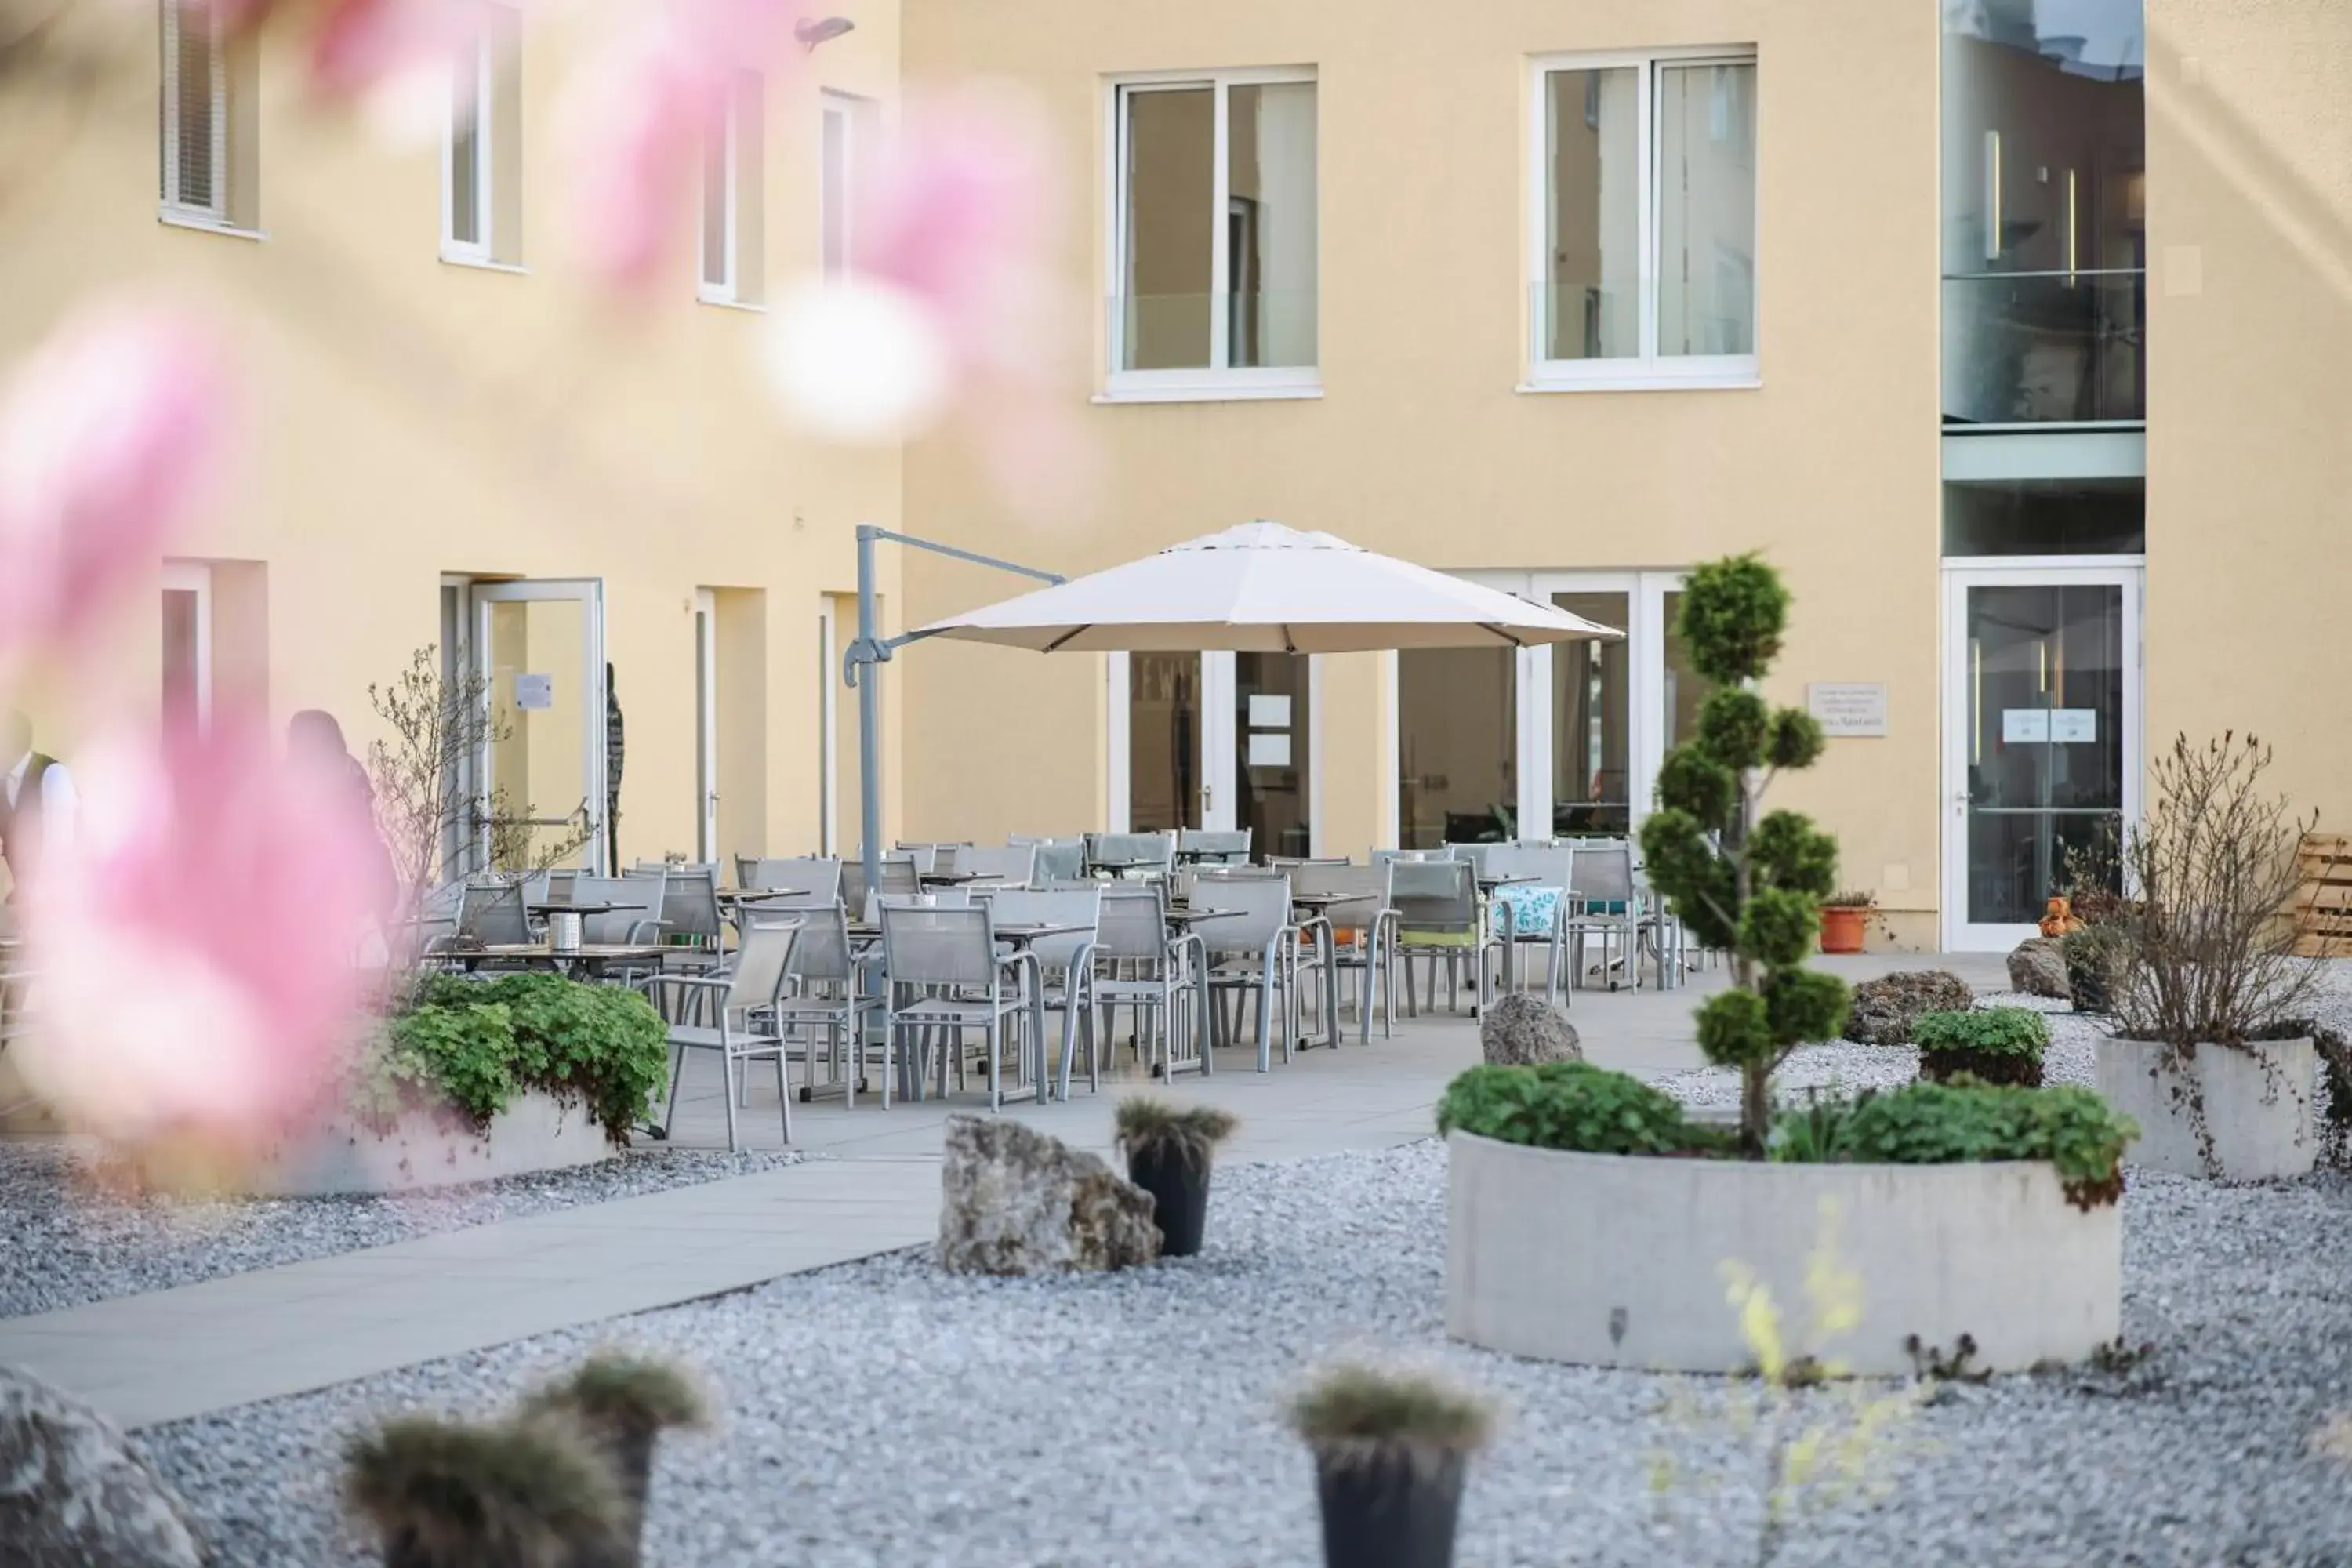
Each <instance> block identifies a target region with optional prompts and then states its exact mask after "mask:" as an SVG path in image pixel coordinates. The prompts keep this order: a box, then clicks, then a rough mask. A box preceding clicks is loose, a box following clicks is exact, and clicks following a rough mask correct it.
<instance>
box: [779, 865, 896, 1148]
mask: <svg viewBox="0 0 2352 1568" xmlns="http://www.w3.org/2000/svg"><path fill="white" fill-rule="evenodd" d="M785 896H786V897H791V896H792V895H785ZM751 907H752V908H753V909H754V910H758V911H760V913H759V916H758V917H756V918H765V912H766V910H767V909H768V908H769V906H767V905H766V904H759V905H754V906H751ZM800 918H801V921H802V925H801V932H800V937H799V939H798V940H797V941H795V942H793V958H792V964H791V966H790V968H789V970H788V971H787V973H788V975H789V978H790V980H791V982H792V986H791V989H790V990H789V991H788V992H787V993H786V994H785V995H784V996H783V997H782V999H780V1000H779V1001H778V1002H777V1003H776V1012H775V1016H776V1026H777V1032H778V1033H779V1034H781V1035H782V1036H783V1037H785V1038H786V1039H792V1038H793V1037H798V1038H799V1039H800V1041H801V1060H802V1062H803V1068H804V1070H803V1072H802V1074H801V1082H802V1085H803V1090H804V1092H805V1093H807V1094H810V1095H814V1093H815V1092H816V1089H817V1079H816V1060H817V1047H816V1038H815V1032H816V1031H817V1030H819V1029H822V1030H824V1047H825V1048H824V1058H825V1080H824V1081H825V1084H826V1086H827V1087H831V1086H832V1085H835V1084H839V1085H840V1086H841V1090H842V1099H843V1100H844V1101H845V1103H846V1104H849V1105H856V1103H857V1091H858V1089H859V1088H860V1087H861V1086H863V1085H864V1084H865V1082H866V1062H867V1060H868V1057H867V1048H868V1047H867V1042H866V1027H865V1026H866V1016H867V1015H868V1014H869V1013H872V1012H874V1011H875V1010H877V1009H878V1008H879V1007H880V1006H881V1005H882V1000H881V998H880V997H878V996H877V995H874V994H872V993H871V991H870V990H869V989H868V988H867V987H866V985H865V984H863V982H864V978H865V976H864V973H863V972H864V971H865V970H866V969H867V968H868V967H870V963H871V961H870V960H866V959H861V958H860V956H859V954H858V953H857V951H856V949H855V948H854V947H852V946H851V945H850V941H849V917H848V916H847V915H845V913H843V912H842V908H841V906H840V905H839V904H838V903H835V902H833V901H831V900H826V902H825V903H824V906H823V907H822V908H814V909H811V910H809V911H808V912H807V913H806V914H804V915H803V916H801V917H800ZM882 1065H883V1067H884V1069H885V1071H884V1081H885V1082H886V1083H887V1081H888V1071H887V1069H888V1066H889V1053H888V1051H887V1048H886V1049H885V1051H884V1053H883V1058H882ZM845 1069H846V1071H845ZM888 1098H889V1097H888V1096H887V1094H886V1095H885V1096H884V1097H883V1099H884V1103H885V1104H887V1103H888Z"/></svg>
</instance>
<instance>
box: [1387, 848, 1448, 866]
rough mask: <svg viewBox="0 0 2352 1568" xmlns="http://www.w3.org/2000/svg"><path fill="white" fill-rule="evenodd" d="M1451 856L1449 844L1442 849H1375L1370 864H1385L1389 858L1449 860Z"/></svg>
mask: <svg viewBox="0 0 2352 1568" xmlns="http://www.w3.org/2000/svg"><path fill="white" fill-rule="evenodd" d="M1453 858H1454V847H1453V846H1451V845H1448V846H1447V847H1444V848H1443V849H1375V850H1373V851H1372V864H1373V865H1375V866H1385V865H1387V864H1388V863H1389V862H1390V861H1391V860H1451V859H1453Z"/></svg>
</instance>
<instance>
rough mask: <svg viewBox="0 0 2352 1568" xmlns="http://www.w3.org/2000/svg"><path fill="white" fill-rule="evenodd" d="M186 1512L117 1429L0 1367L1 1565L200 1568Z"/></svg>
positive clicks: (201, 1556) (199, 1550)
mask: <svg viewBox="0 0 2352 1568" xmlns="http://www.w3.org/2000/svg"><path fill="white" fill-rule="evenodd" d="M209 1561H210V1559H209V1558H208V1557H207V1556H206V1554H205V1548H204V1543H203V1541H202V1539H201V1538H200V1537H199V1536H198V1535H197V1533H196V1529H195V1526H194V1523H193V1522H192V1521H190V1519H189V1517H188V1513H187V1507H186V1505H185V1504H184V1503H183V1502H181V1500H180V1499H179V1497H178V1496H177V1494H175V1493H174V1492H173V1490H172V1489H171V1488H170V1487H168V1486H166V1485H165V1484H164V1483H163V1477H161V1476H159V1475H157V1474H156V1473H155V1469H154V1467H153V1466H152V1465H150V1464H149V1463H148V1462H147V1459H146V1457H145V1456H144V1455H142V1454H141V1453H140V1452H139V1451H138V1450H137V1449H136V1448H134V1447H131V1441H130V1439H129V1438H127V1437H125V1436H123V1435H122V1433H121V1430H120V1429H118V1428H117V1427H116V1426H115V1425H114V1424H113V1423H112V1422H111V1421H109V1420H108V1419H107V1418H106V1417H105V1416H103V1415H100V1414H99V1413H98V1412H97V1411H95V1410H92V1409H91V1408H90V1407H89V1405H84V1404H82V1403H81V1402H80V1401H79V1400H78V1399H75V1398H73V1397H71V1396H70V1395H68V1394H63V1393H60V1392H59V1391H58V1390H57V1389H55V1388H52V1387H50V1386H49V1385H48V1384H46V1383H43V1382H42V1381H41V1380H40V1379H38V1378H37V1377H35V1376H34V1375H33V1374H32V1373H28V1372H26V1371H25V1370H24V1369H23V1368H21V1367H13V1366H0V1563H10V1564H14V1565H21V1568H182V1565H186V1568H202V1565H203V1564H204V1563H207V1562H209Z"/></svg>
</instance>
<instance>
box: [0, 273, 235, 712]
mask: <svg viewBox="0 0 2352 1568" xmlns="http://www.w3.org/2000/svg"><path fill="white" fill-rule="evenodd" d="M227 400H228V385H227V376H226V373H225V371H224V369H223V366H222V362H221V359H220V356H219V353H218V352H217V351H216V349H215V345H214V343H213V341H212V339H211V338H210V336H209V335H208V334H207V333H205V331H203V330H202V329H200V328H199V327H198V326H197V325H196V324H195V323H194V321H190V320H189V319H187V318H186V317H184V316H183V315H181V314H179V313H177V312H174V311H172V310H166V309H163V308H162V307H156V306H146V305H127V304H120V303H117V304H109V305H102V306H97V307H92V308H89V309H87V310H84V311H83V312H82V313H80V314H79V315H77V316H76V317H74V318H73V319H72V320H70V321H68V322H66V323H65V324H64V325H63V326H61V327H59V328H58V330H57V331H55V332H54V333H53V334H52V335H51V336H50V338H49V339H48V340H47V342H44V343H43V344H42V345H41V346H40V347H39V348H38V349H37V350H35V351H34V353H33V354H32V355H31V356H30V357H29V358H27V359H26V360H25V361H24V362H23V363H21V364H20V365H18V367H17V368H16V372H15V374H13V375H12V376H11V377H10V379H9V382H8V384H7V385H6V387H5V389H0V674H5V671H6V670H7V669H8V668H11V667H12V666H14V665H15V664H16V663H17V662H19V661H20V660H21V659H22V658H24V657H25V656H26V654H27V653H29V652H30V651H32V650H34V649H36V648H39V647H47V646H59V645H67V644H69V643H70V642H71V641H72V640H73V639H75V638H77V637H80V636H82V635H83V634H85V633H87V632H88V631H89V629H90V628H91V627H92V626H93V625H94V624H95V623H96V622H97V620H98V618H99V617H100V615H101V614H102V612H104V611H105V610H106V609H107V608H109V607H110V605H112V604H113V603H114V602H115V601H116V600H118V599H119V598H121V596H122V595H124V594H125V592H126V591H128V590H130V589H131V588H132V587H133V586H135V585H137V584H142V583H145V582H149V581H152V576H153V574H154V570H155V566H156V563H157V562H158V561H159V560H160V558H161V557H162V555H163V552H164V549H165V547H166V545H167V543H168V542H169V541H170V540H171V539H172V537H173V535H174V534H175V533H176V532H177V531H178V530H179V528H180V526H181V524H182V523H183V522H184V521H185V520H186V519H187V517H188V515H189V513H190V511H191V510H192V508H193V503H194V500H195V498H196V495H197V493H198V490H199V489H200V487H201V483H202V481H203V479H205V475H206V473H207V471H208V470H209V469H210V468H212V466H213V464H214V461H215V457H216V455H217V453H216V449H217V447H219V445H220V441H221V437H222V433H223V426H224V424H225V423H226V419H225V413H226V407H225V405H226V403H227Z"/></svg>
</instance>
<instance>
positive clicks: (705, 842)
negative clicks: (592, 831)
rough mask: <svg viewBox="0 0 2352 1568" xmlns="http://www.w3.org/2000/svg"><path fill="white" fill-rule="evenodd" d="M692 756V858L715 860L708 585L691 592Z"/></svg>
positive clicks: (712, 625)
mask: <svg viewBox="0 0 2352 1568" xmlns="http://www.w3.org/2000/svg"><path fill="white" fill-rule="evenodd" d="M694 756H695V769H694V776H695V789H696V798H697V799H698V801H699V802H700V803H701V811H700V814H699V815H698V817H697V818H696V827H695V849H694V858H696V859H698V860H700V861H704V862H706V863H709V864H716V863H717V861H718V859H719V596H718V595H715V594H713V593H712V592H711V591H710V590H709V589H708V588H698V589H696V590H695V595H694Z"/></svg>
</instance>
